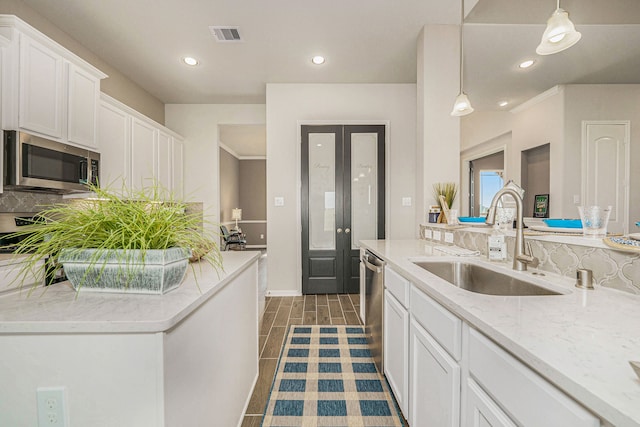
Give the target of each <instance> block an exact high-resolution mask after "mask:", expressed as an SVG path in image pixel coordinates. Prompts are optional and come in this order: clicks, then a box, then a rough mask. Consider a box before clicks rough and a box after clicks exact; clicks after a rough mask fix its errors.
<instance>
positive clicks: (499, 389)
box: [469, 329, 600, 427]
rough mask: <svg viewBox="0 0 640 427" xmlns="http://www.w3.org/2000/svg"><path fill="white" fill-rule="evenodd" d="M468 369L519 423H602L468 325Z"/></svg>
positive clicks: (574, 425) (574, 426)
mask: <svg viewBox="0 0 640 427" xmlns="http://www.w3.org/2000/svg"><path fill="white" fill-rule="evenodd" d="M469 372H470V373H471V375H472V376H473V377H474V378H475V379H476V381H477V382H478V383H479V384H480V385H481V386H482V387H483V388H484V389H485V390H487V392H488V393H489V394H490V395H491V396H492V397H493V398H494V399H495V401H496V402H498V404H499V405H500V406H501V407H502V408H503V409H504V410H505V411H506V412H507V413H509V415H510V416H511V417H512V418H513V419H514V420H515V421H516V423H517V424H519V425H524V426H529V425H530V426H546V427H553V426H557V427H569V426H572V427H583V426H584V427H586V426H589V427H597V426H599V425H600V422H599V420H598V419H597V418H595V417H594V416H593V415H591V413H589V412H588V411H587V410H586V409H584V408H583V407H582V406H580V405H579V404H578V403H577V402H575V401H574V400H573V399H571V398H570V397H569V396H567V395H565V394H564V393H563V392H561V391H560V390H558V389H557V388H555V387H554V386H553V385H551V384H550V383H549V382H547V381H546V380H545V379H543V378H542V377H541V376H539V375H538V374H536V373H535V372H533V371H532V370H531V369H529V368H528V367H526V366H525V365H524V364H522V363H521V362H519V361H518V360H516V359H515V358H514V357H513V356H511V355H510V354H508V353H507V352H506V351H504V350H503V349H501V348H500V347H498V346H497V345H496V344H494V343H493V342H492V341H490V340H489V339H488V338H486V337H485V336H484V335H482V334H481V333H479V332H477V331H475V330H473V329H469Z"/></svg>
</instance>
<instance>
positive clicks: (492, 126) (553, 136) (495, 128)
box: [461, 87, 571, 217]
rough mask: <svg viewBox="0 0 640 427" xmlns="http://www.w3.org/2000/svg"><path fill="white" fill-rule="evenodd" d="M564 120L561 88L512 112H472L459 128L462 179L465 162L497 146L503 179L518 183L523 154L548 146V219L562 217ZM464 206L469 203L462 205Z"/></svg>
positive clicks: (487, 152) (464, 175)
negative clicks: (501, 149) (500, 150)
mask: <svg viewBox="0 0 640 427" xmlns="http://www.w3.org/2000/svg"><path fill="white" fill-rule="evenodd" d="M563 117H564V97H563V92H562V87H558V88H557V89H554V90H552V91H549V92H548V93H545V95H543V96H541V97H539V98H537V99H535V100H532V101H531V103H530V104H528V105H524V106H522V107H519V108H517V109H515V110H514V112H496V113H473V114H471V115H469V116H467V117H465V118H464V119H463V127H462V130H463V134H462V141H463V143H462V146H463V147H464V151H463V152H462V153H461V158H462V163H463V166H462V168H463V170H462V175H463V178H462V180H463V181H464V180H465V179H466V178H465V177H466V176H468V171H465V170H464V168H465V167H468V166H466V165H467V164H468V160H472V159H473V158H475V156H476V155H477V157H482V156H483V155H486V154H490V153H491V152H495V149H497V148H498V147H499V146H504V147H505V149H506V151H505V179H507V180H508V179H513V180H514V181H515V182H516V183H518V184H520V183H521V180H520V176H521V166H522V165H521V153H522V151H523V150H528V149H530V148H534V147H538V146H540V145H543V144H547V143H549V144H550V156H551V160H550V177H551V182H552V185H551V188H550V192H549V198H550V205H549V213H550V216H551V217H554V216H555V217H563V214H562V211H563V207H562V203H561V201H562V200H563V198H564V189H563V185H564V180H565V169H564V160H563V159H564V157H565V154H564V147H563V142H564V134H563V122H564V119H563ZM465 172H467V173H466V174H465ZM466 187H468V185H467V186H466ZM526 190H527V189H526V188H525V191H526ZM465 191H466V190H465ZM466 206H468V203H465V207H466ZM466 209H468V208H466ZM569 217H571V216H569Z"/></svg>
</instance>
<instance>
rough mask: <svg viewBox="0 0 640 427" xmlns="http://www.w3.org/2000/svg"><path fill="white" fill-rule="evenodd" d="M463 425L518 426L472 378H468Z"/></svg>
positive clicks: (478, 426)
mask: <svg viewBox="0 0 640 427" xmlns="http://www.w3.org/2000/svg"><path fill="white" fill-rule="evenodd" d="M464 400H465V404H464V406H465V408H464V413H463V422H462V425H464V426H466V427H516V425H515V424H514V423H513V421H511V419H510V418H509V417H508V416H507V415H506V414H505V413H504V412H503V411H502V410H501V409H500V407H499V406H498V405H497V404H496V403H495V402H494V401H493V399H491V397H489V396H488V395H487V393H485V392H484V390H482V388H481V387H480V386H479V385H478V384H477V383H476V382H475V381H474V380H473V379H471V378H469V379H468V380H467V389H466V395H465V399H464Z"/></svg>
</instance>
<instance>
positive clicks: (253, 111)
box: [165, 104, 265, 231]
mask: <svg viewBox="0 0 640 427" xmlns="http://www.w3.org/2000/svg"><path fill="white" fill-rule="evenodd" d="M165 122H166V126H167V127H168V128H170V129H171V130H173V131H175V132H177V133H179V134H180V135H182V136H184V138H185V144H184V165H185V167H184V194H185V196H186V199H187V200H190V201H202V202H203V208H204V211H205V215H207V216H208V218H209V219H210V220H211V221H214V222H218V221H220V217H219V212H220V208H219V194H220V184H219V170H220V168H219V153H218V125H226V124H247V125H255V124H261V125H264V124H265V106H264V105H262V104H260V105H256V104H246V105H242V104H216V105H213V104H167V105H166V107H165ZM212 231H218V230H217V229H216V230H212Z"/></svg>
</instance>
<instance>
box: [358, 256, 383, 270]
mask: <svg viewBox="0 0 640 427" xmlns="http://www.w3.org/2000/svg"><path fill="white" fill-rule="evenodd" d="M368 258H369V257H368V255H365V256H364V257H363V258H362V262H363V263H364V265H365V267H367V268H368V269H369V270H371V271H373V272H374V273H378V274H380V273H382V267H380V266H377V265H375V264H371V263H370V262H369V259H368Z"/></svg>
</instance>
